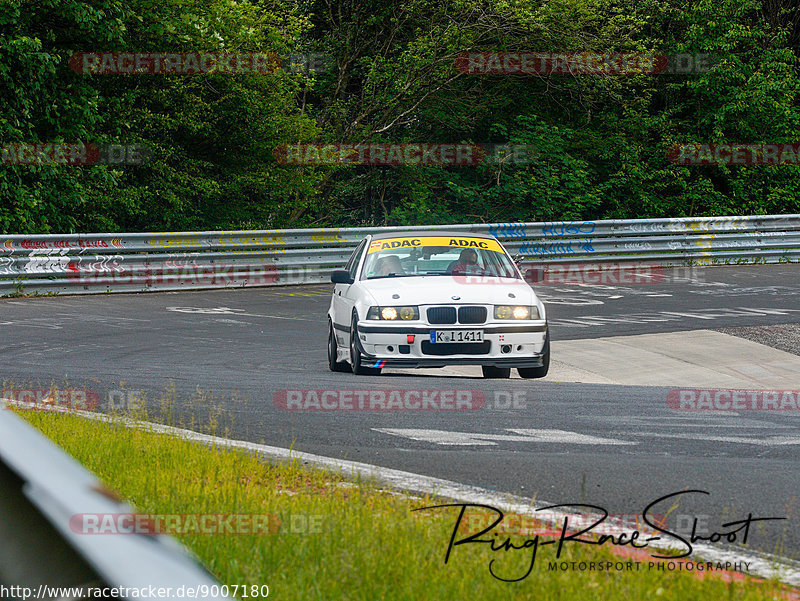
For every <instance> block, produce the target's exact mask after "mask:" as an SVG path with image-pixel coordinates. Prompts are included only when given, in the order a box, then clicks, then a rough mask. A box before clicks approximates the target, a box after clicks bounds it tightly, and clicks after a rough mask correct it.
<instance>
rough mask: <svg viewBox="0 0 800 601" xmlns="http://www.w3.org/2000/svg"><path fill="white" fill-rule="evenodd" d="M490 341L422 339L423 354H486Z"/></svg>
mask: <svg viewBox="0 0 800 601" xmlns="http://www.w3.org/2000/svg"><path fill="white" fill-rule="evenodd" d="M491 345H492V343H491V342H489V341H488V340H484V341H483V342H436V343H434V342H430V341H428V340H423V341H422V354H423V355H437V356H440V357H441V356H445V355H488V354H489V349H490V348H491Z"/></svg>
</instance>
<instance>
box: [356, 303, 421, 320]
mask: <svg viewBox="0 0 800 601" xmlns="http://www.w3.org/2000/svg"><path fill="white" fill-rule="evenodd" d="M367 319H385V320H387V321H397V320H400V321H410V320H412V319H419V308H418V307H408V306H405V307H370V308H369V311H367Z"/></svg>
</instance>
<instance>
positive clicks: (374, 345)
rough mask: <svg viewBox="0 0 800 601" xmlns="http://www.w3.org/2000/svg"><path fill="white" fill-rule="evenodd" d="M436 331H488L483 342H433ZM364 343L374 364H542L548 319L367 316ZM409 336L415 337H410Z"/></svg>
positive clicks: (360, 326) (370, 363) (367, 359)
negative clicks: (411, 320)
mask: <svg viewBox="0 0 800 601" xmlns="http://www.w3.org/2000/svg"><path fill="white" fill-rule="evenodd" d="M435 330H482V331H483V339H484V342H483V343H441V342H440V343H436V344H432V343H431V342H430V340H431V332H432V331H435ZM358 334H359V335H358V344H359V347H360V350H361V354H362V355H363V356H364V358H365V361H364V364H365V365H366V366H370V367H444V366H446V365H492V366H496V367H541V366H542V365H543V357H542V352H543V350H544V342H545V337H546V335H547V323H546V322H544V321H541V322H536V321H534V322H528V323H525V324H518V323H492V324H480V325H474V326H472V325H462V324H453V325H424V324H419V323H417V324H414V325H412V324H403V323H391V324H387V323H386V322H376V321H361V322H359V324H358ZM409 335H413V336H414V341H413V342H409V341H408V337H409Z"/></svg>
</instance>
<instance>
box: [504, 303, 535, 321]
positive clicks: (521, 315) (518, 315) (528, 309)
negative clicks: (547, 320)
mask: <svg viewBox="0 0 800 601" xmlns="http://www.w3.org/2000/svg"><path fill="white" fill-rule="evenodd" d="M494 318H495V319H541V317H540V316H539V308H538V307H535V306H528V305H517V306H514V305H496V306H495V308H494Z"/></svg>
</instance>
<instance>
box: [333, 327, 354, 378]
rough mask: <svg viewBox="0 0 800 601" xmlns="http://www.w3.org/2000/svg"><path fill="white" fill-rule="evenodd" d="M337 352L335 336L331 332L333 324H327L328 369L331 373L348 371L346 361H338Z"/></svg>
mask: <svg viewBox="0 0 800 601" xmlns="http://www.w3.org/2000/svg"><path fill="white" fill-rule="evenodd" d="M338 356H339V354H338V352H337V345H336V334H335V332H334V331H333V323H332V322H330V321H329V322H328V369H330V370H331V371H338V372H343V371H350V370H349V368H348V367H347V362H346V361H338V360H337V359H338Z"/></svg>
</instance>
